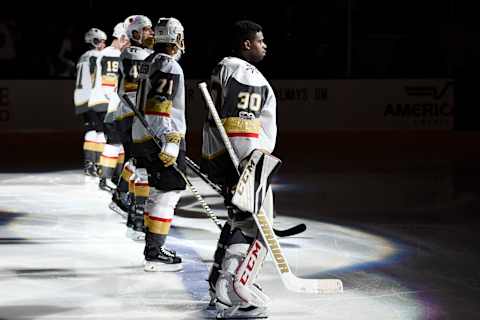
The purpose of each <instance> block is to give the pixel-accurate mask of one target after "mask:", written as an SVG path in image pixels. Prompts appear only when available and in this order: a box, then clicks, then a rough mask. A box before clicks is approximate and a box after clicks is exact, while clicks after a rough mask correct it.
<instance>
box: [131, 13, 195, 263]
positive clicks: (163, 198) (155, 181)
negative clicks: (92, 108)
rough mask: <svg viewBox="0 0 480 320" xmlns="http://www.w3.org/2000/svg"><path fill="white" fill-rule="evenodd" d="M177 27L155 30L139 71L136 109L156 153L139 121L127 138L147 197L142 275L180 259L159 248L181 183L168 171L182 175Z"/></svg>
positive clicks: (169, 21)
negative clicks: (145, 184) (159, 143)
mask: <svg viewBox="0 0 480 320" xmlns="http://www.w3.org/2000/svg"><path fill="white" fill-rule="evenodd" d="M183 37H184V36H183V26H182V24H181V23H180V21H178V20H177V19H175V18H160V19H159V20H158V22H157V24H156V25H155V46H154V51H155V52H154V53H153V54H151V55H150V56H149V57H148V58H147V59H145V61H144V62H143V63H142V65H141V67H140V75H139V77H140V82H139V86H138V90H137V101H136V107H137V109H138V110H139V111H140V112H141V113H142V114H143V115H144V116H145V119H146V121H147V123H148V125H149V126H150V128H151V129H152V130H153V131H154V132H155V133H156V136H157V138H158V139H159V140H161V141H162V148H161V150H159V148H158V147H157V145H156V144H155V143H154V141H153V139H152V137H151V136H150V135H149V133H148V131H147V130H146V129H145V128H144V127H143V125H142V123H141V122H140V121H139V119H137V118H135V119H134V122H133V127H132V138H133V143H134V145H135V149H136V162H137V166H138V167H140V168H146V170H147V173H148V176H149V179H148V184H149V186H150V193H149V197H148V200H149V201H147V205H146V208H145V215H146V237H145V250H144V256H145V268H144V270H145V271H178V270H181V269H182V264H181V262H182V259H181V258H180V257H179V256H177V255H176V252H175V251H173V250H169V249H167V248H166V247H165V242H166V239H167V236H168V234H169V231H170V225H171V223H172V219H173V215H174V210H175V207H176V205H177V203H178V200H179V199H180V196H181V193H182V191H183V190H185V187H186V184H185V181H184V180H183V179H182V177H181V175H180V174H179V173H178V172H177V171H176V169H175V168H174V166H176V168H178V170H181V171H183V172H185V170H186V164H185V149H186V148H185V147H186V145H185V132H186V120H185V80H184V75H183V70H182V67H181V66H180V64H179V63H178V62H177V60H178V59H179V58H180V56H181V54H182V53H183V52H184V50H185V45H184V38H183Z"/></svg>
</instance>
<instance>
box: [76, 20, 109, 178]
mask: <svg viewBox="0 0 480 320" xmlns="http://www.w3.org/2000/svg"><path fill="white" fill-rule="evenodd" d="M106 40H107V35H106V34H105V32H103V31H102V30H100V29H98V28H91V29H90V30H88V32H87V33H86V34H85V42H86V43H88V45H89V46H90V49H89V50H88V51H87V52H85V53H84V54H83V55H82V56H81V57H80V59H79V60H78V63H77V79H76V82H75V90H74V96H73V100H74V103H75V113H76V114H77V115H81V116H82V117H83V122H84V129H85V137H84V143H83V151H84V172H85V174H86V175H90V176H96V175H97V170H96V155H95V154H96V152H98V150H99V148H98V145H97V131H96V130H98V129H100V128H101V127H102V122H101V121H100V119H99V118H98V117H97V114H96V113H95V111H93V109H90V108H89V107H88V100H89V98H90V94H91V92H92V78H93V75H94V71H95V66H96V63H97V56H98V55H99V53H100V51H101V50H102V49H103V48H105V41H106Z"/></svg>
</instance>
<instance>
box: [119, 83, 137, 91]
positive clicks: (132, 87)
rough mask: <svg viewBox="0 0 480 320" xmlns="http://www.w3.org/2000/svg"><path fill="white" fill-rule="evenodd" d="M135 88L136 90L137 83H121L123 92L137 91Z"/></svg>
mask: <svg viewBox="0 0 480 320" xmlns="http://www.w3.org/2000/svg"><path fill="white" fill-rule="evenodd" d="M137 88H138V83H136V82H130V81H125V82H124V83H123V90H124V91H125V92H133V91H137Z"/></svg>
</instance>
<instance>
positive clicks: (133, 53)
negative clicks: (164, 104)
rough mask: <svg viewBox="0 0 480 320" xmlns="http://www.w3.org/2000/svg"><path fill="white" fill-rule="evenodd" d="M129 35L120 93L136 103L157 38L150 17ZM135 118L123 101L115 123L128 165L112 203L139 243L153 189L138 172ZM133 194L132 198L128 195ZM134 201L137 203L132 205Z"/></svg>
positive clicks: (133, 25) (134, 22) (137, 21)
mask: <svg viewBox="0 0 480 320" xmlns="http://www.w3.org/2000/svg"><path fill="white" fill-rule="evenodd" d="M127 36H128V38H129V40H130V47H128V48H127V49H125V50H124V51H123V52H122V54H121V55H120V74H119V86H118V94H119V95H124V94H127V95H128V97H129V99H130V100H131V101H133V102H134V101H136V94H137V89H138V80H139V78H138V76H139V71H140V64H141V63H142V61H143V60H145V58H146V57H148V56H149V55H150V54H151V53H153V49H152V48H153V45H154V41H155V39H154V32H153V29H152V22H151V20H150V19H149V18H148V17H146V16H143V15H136V16H135V17H134V18H132V19H131V20H130V23H129V25H128V27H127ZM133 118H134V112H133V110H131V109H130V107H129V106H128V105H126V104H124V103H123V102H120V105H119V107H118V110H117V114H116V116H115V123H116V127H117V131H118V132H119V133H120V138H121V140H122V145H123V148H124V150H125V159H126V162H125V164H124V166H123V171H122V174H121V177H120V180H119V183H118V186H117V189H116V190H115V192H114V194H113V196H112V201H113V202H114V203H116V204H117V205H118V206H119V207H120V208H122V209H123V210H124V211H125V212H127V213H128V218H127V227H128V228H129V229H128V232H127V235H128V236H129V237H130V238H132V239H134V240H139V239H143V238H145V235H144V232H145V230H144V221H143V220H144V217H143V214H144V207H145V201H146V199H147V198H148V194H149V188H148V177H147V172H146V170H145V169H141V168H139V169H138V170H137V168H136V167H135V161H134V159H133V157H134V156H135V154H134V153H133V152H132V151H133V150H132V124H133ZM129 187H130V188H129ZM132 187H133V189H132ZM129 192H130V196H129V195H128V193H129ZM132 198H133V203H131V202H132V200H131V199H132Z"/></svg>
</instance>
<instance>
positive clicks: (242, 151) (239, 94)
mask: <svg viewBox="0 0 480 320" xmlns="http://www.w3.org/2000/svg"><path fill="white" fill-rule="evenodd" d="M210 89H211V94H212V99H213V101H214V102H215V106H216V108H217V111H218V114H219V116H220V118H221V119H222V122H223V126H224V128H225V131H226V132H227V135H228V137H229V139H230V142H231V144H232V146H233V149H234V151H235V153H236V155H237V157H238V159H239V160H240V161H241V160H243V159H245V158H246V157H248V156H249V155H250V153H251V152H252V151H253V150H254V149H264V150H267V151H268V152H270V153H271V152H273V149H274V148H275V142H276V137H277V123H276V108H277V103H276V99H275V94H274V92H273V89H272V87H271V86H270V84H269V83H268V81H267V80H266V79H265V77H264V76H263V75H262V74H261V73H260V71H258V69H257V68H256V67H254V66H253V65H251V64H250V63H248V62H247V61H245V60H242V59H240V58H236V57H227V58H224V59H223V60H222V61H221V62H220V63H219V64H218V65H217V67H216V68H215V69H214V70H213V74H212V78H211V84H210ZM222 154H225V145H224V144H223V142H222V139H221V136H220V133H219V131H218V130H217V128H216V126H215V123H214V122H213V119H211V116H210V115H209V118H208V119H207V121H206V122H205V124H204V127H203V145H202V157H203V158H204V160H214V159H215V158H216V157H217V156H219V155H222Z"/></svg>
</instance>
